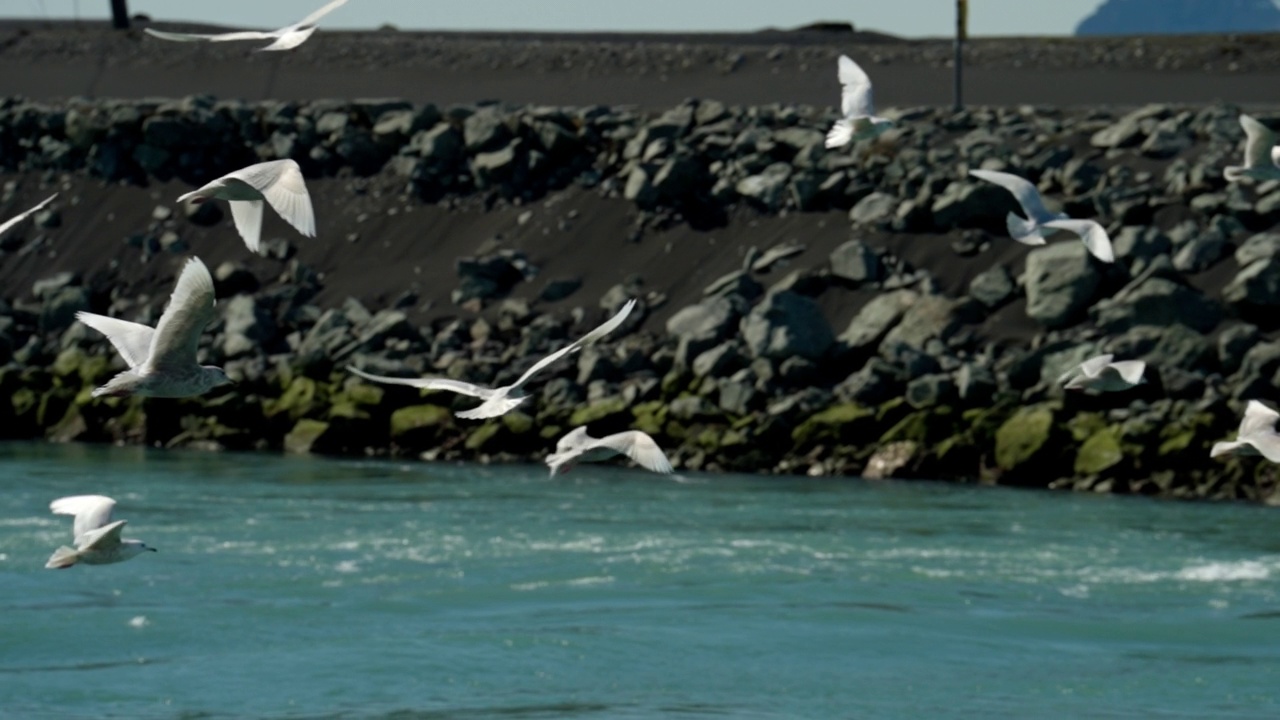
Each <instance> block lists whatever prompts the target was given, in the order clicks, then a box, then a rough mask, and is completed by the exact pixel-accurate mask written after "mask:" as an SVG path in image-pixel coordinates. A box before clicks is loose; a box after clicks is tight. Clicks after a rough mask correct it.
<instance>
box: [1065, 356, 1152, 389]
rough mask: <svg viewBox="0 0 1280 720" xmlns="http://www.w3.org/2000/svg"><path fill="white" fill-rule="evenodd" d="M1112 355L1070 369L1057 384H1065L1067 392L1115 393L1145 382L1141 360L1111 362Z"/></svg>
mask: <svg viewBox="0 0 1280 720" xmlns="http://www.w3.org/2000/svg"><path fill="white" fill-rule="evenodd" d="M1114 357H1115V356H1114V355H1099V356H1097V357H1091V358H1089V359H1088V360H1085V361H1084V362H1082V363H1080V364H1079V365H1078V366H1076V367H1074V368H1071V369H1070V370H1068V371H1067V372H1066V373H1063V375H1062V377H1060V378H1058V382H1060V383H1065V384H1064V385H1063V387H1065V388H1066V389H1068V390H1092V391H1094V392H1117V391H1119V390H1128V389H1129V388H1131V387H1134V386H1135V385H1139V384H1141V383H1144V382H1146V378H1144V377H1142V373H1144V372H1145V371H1146V369H1147V364H1146V363H1144V362H1142V361H1141V360H1121V361H1119V362H1112V359H1113V358H1114Z"/></svg>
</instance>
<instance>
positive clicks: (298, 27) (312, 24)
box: [144, 0, 347, 52]
mask: <svg viewBox="0 0 1280 720" xmlns="http://www.w3.org/2000/svg"><path fill="white" fill-rule="evenodd" d="M346 3H347V0H333V1H332V2H330V3H329V4H327V5H325V6H324V7H322V8H320V9H319V10H316V11H315V12H313V13H311V14H310V15H308V16H306V17H305V18H303V19H302V20H301V21H300V22H297V23H294V24H293V25H286V26H284V27H282V28H280V29H279V30H271V31H266V32H264V31H260V30H241V31H237V32H227V33H214V34H203V33H177V32H165V31H163V30H152V29H151V28H146V29H145V30H144V32H146V33H147V34H148V35H151V36H152V37H158V38H160V39H161V40H173V41H175V42H197V41H206V42H227V41H228V40H274V41H275V42H273V43H271V44H270V45H268V46H266V47H261V48H258V50H259V51H263V52H265V51H269V50H292V49H294V48H296V47H298V46H299V45H301V44H302V43H304V42H306V41H307V38H309V37H311V35H312V33H314V32H315V31H316V23H318V22H320V18H322V17H324V16H325V15H328V14H329V13H331V12H333V11H334V10H337V9H338V8H340V7H342V6H343V5H345V4H346Z"/></svg>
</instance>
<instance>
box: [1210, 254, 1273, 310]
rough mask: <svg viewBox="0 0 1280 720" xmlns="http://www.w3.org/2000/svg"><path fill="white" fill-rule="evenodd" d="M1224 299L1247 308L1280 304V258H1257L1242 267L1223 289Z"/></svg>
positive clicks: (1261, 307)
mask: <svg viewBox="0 0 1280 720" xmlns="http://www.w3.org/2000/svg"><path fill="white" fill-rule="evenodd" d="M1222 299H1223V300H1226V301H1227V302H1229V303H1231V304H1232V305H1236V306H1238V307H1243V308H1246V309H1264V308H1272V307H1275V306H1277V305H1280V260H1277V259H1275V258H1266V259H1262V260H1256V261H1254V262H1252V263H1250V264H1249V265H1247V266H1245V267H1243V268H1241V269H1240V272H1238V273H1236V276H1235V277H1234V278H1232V280H1231V282H1230V283H1228V284H1227V286H1226V287H1224V288H1223V289H1222Z"/></svg>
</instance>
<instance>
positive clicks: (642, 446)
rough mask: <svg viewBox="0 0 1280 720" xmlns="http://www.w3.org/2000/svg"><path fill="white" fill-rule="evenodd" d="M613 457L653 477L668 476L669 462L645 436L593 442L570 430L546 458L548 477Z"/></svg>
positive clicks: (581, 432)
mask: <svg viewBox="0 0 1280 720" xmlns="http://www.w3.org/2000/svg"><path fill="white" fill-rule="evenodd" d="M614 455H626V456H627V457H629V458H631V459H632V460H634V461H635V462H636V463H637V464H639V465H640V467H643V468H644V469H646V470H652V471H653V472H656V473H663V474H669V473H671V472H673V471H672V469H671V461H670V460H668V459H667V456H666V455H665V454H664V453H663V452H662V448H660V447H658V443H656V442H654V440H653V438H652V437H649V435H648V434H646V433H643V432H640V431H639V430H628V431H626V432H620V433H614V434H612V435H606V436H604V437H602V438H593V437H591V436H590V435H588V434H587V429H586V428H585V427H579V428H574V429H573V430H571V431H570V432H569V434H568V435H565V436H564V437H562V438H560V442H558V443H556V451H555V452H554V453H551V454H550V455H548V456H547V461H546V462H547V467H549V468H551V476H552V477H555V476H556V475H563V474H564V473H567V472H569V471H570V470H572V469H573V466H574V465H577V464H578V463H581V462H600V461H601V460H608V459H609V458H611V457H613V456H614Z"/></svg>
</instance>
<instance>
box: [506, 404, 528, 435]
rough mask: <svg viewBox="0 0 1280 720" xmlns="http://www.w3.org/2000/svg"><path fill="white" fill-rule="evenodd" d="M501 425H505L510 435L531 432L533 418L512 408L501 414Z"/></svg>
mask: <svg viewBox="0 0 1280 720" xmlns="http://www.w3.org/2000/svg"><path fill="white" fill-rule="evenodd" d="M501 419H502V426H503V427H505V428H506V429H507V430H508V431H510V433H511V434H512V435H524V434H526V433H530V432H533V428H534V424H533V418H532V417H530V416H528V415H526V414H524V413H522V412H520V411H519V410H512V411H511V412H509V413H507V414H506V415H503V416H502V418H501Z"/></svg>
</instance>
